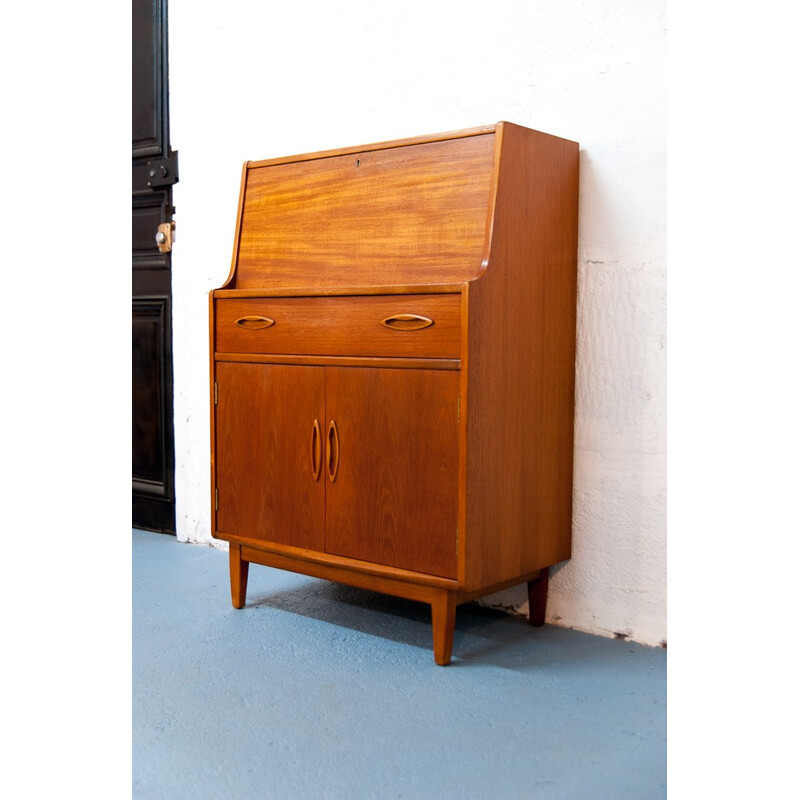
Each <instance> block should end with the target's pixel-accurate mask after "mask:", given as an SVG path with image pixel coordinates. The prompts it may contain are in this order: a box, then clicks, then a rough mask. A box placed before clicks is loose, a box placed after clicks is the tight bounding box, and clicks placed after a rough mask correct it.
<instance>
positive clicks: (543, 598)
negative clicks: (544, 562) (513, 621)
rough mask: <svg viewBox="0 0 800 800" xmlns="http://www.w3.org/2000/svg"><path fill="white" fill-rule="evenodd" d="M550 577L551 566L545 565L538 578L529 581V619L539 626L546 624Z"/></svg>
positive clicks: (532, 623)
mask: <svg viewBox="0 0 800 800" xmlns="http://www.w3.org/2000/svg"><path fill="white" fill-rule="evenodd" d="M549 579H550V567H545V568H544V569H543V570H542V574H541V575H540V576H539V577H538V578H534V579H533V580H532V581H528V621H529V622H530V623H531V625H535V626H536V627H537V628H538V627H540V626H542V625H544V617H545V613H546V612H547V584H548V583H549Z"/></svg>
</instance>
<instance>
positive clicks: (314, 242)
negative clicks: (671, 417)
mask: <svg viewBox="0 0 800 800" xmlns="http://www.w3.org/2000/svg"><path fill="white" fill-rule="evenodd" d="M577 207H578V145H577V144H576V143H575V142H571V141H568V140H565V139H561V138H558V137H555V136H549V135H547V134H543V133H539V132H537V131H533V130H529V129H527V128H523V127H520V126H518V125H513V124H510V123H507V122H501V123H499V124H497V125H494V126H490V127H482V128H473V129H469V130H464V131H458V132H455V133H445V134H439V135H433V136H421V137H417V138H414V139H403V140H397V141H391V142H384V143H381V144H373V145H367V146H359V147H349V148H344V149H339V150H332V151H328V152H318V153H311V154H307V155H300V156H292V157H288V158H275V159H270V160H267V161H250V162H247V163H246V164H245V165H244V170H243V175H242V185H241V194H240V200H239V210H238V216H237V224H236V235H235V244H234V253H233V264H232V267H231V271H230V274H229V276H228V279H227V281H226V283H225V285H224V286H223V287H222V288H220V289H216V290H214V291H212V292H211V296H210V306H211V374H212V378H211V380H212V413H211V420H212V422H211V468H212V478H211V486H212V530H213V535H214V536H215V537H216V538H219V539H223V540H226V541H228V542H229V543H230V580H231V595H232V600H233V605H234V606H235V607H236V608H241V607H242V606H243V605H244V603H245V593H246V587H247V575H248V567H249V565H250V563H251V562H252V563H256V564H264V565H268V566H271V567H278V568H281V569H286V570H292V571H295V572H299V573H303V574H306V575H312V576H316V577H319V578H324V579H328V580H333V581H340V582H342V583H346V584H351V585H354V586H360V587H363V588H367V589H372V590H376V591H379V592H386V593H388V594H392V595H397V596H400V597H405V598H410V599H413V600H419V601H422V602H425V603H429V604H430V605H431V609H432V622H433V625H432V627H433V650H434V657H435V660H436V663H437V664H447V663H449V661H450V656H451V650H452V644H453V630H454V625H455V614H456V606H457V605H458V604H459V603H463V602H466V601H469V600H472V599H475V598H478V597H480V596H482V595H486V594H490V593H492V592H494V591H498V590H500V589H503V588H506V587H509V586H513V585H515V584H519V583H523V582H527V583H528V589H529V597H530V619H531V622H532V623H533V624H535V625H536V624H538V625H541V624H542V623H543V622H544V614H545V603H546V597H547V577H548V570H549V568H550V566H552V565H554V564H556V563H557V562H559V561H562V560H564V559H567V558H569V557H570V538H571V519H572V449H573V393H574V369H575V367H574V364H575V307H576V253H577Z"/></svg>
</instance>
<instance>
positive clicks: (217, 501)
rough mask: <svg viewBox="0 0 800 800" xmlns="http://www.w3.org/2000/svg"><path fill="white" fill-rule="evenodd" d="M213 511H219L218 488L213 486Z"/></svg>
mask: <svg viewBox="0 0 800 800" xmlns="http://www.w3.org/2000/svg"><path fill="white" fill-rule="evenodd" d="M214 511H219V489H217V488H216V486H215V487H214Z"/></svg>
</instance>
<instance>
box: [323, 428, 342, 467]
mask: <svg viewBox="0 0 800 800" xmlns="http://www.w3.org/2000/svg"><path fill="white" fill-rule="evenodd" d="M325 449H326V461H327V470H328V479H329V480H330V482H331V483H333V482H334V481H335V480H336V473H337V472H338V471H339V430H338V428H337V427H336V421H335V420H331V424H330V425H329V426H328V438H327V441H326V443H325Z"/></svg>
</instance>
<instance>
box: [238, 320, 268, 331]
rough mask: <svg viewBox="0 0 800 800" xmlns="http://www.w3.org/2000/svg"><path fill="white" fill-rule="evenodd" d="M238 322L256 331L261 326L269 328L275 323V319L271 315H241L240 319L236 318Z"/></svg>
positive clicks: (239, 324) (240, 325) (241, 325)
mask: <svg viewBox="0 0 800 800" xmlns="http://www.w3.org/2000/svg"><path fill="white" fill-rule="evenodd" d="M236 324H237V325H238V326H239V327H240V328H247V329H248V330H251V331H254V330H258V329H259V328H269V326H270V325H274V324H275V320H274V319H270V318H269V317H239V319H237V320H236Z"/></svg>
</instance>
